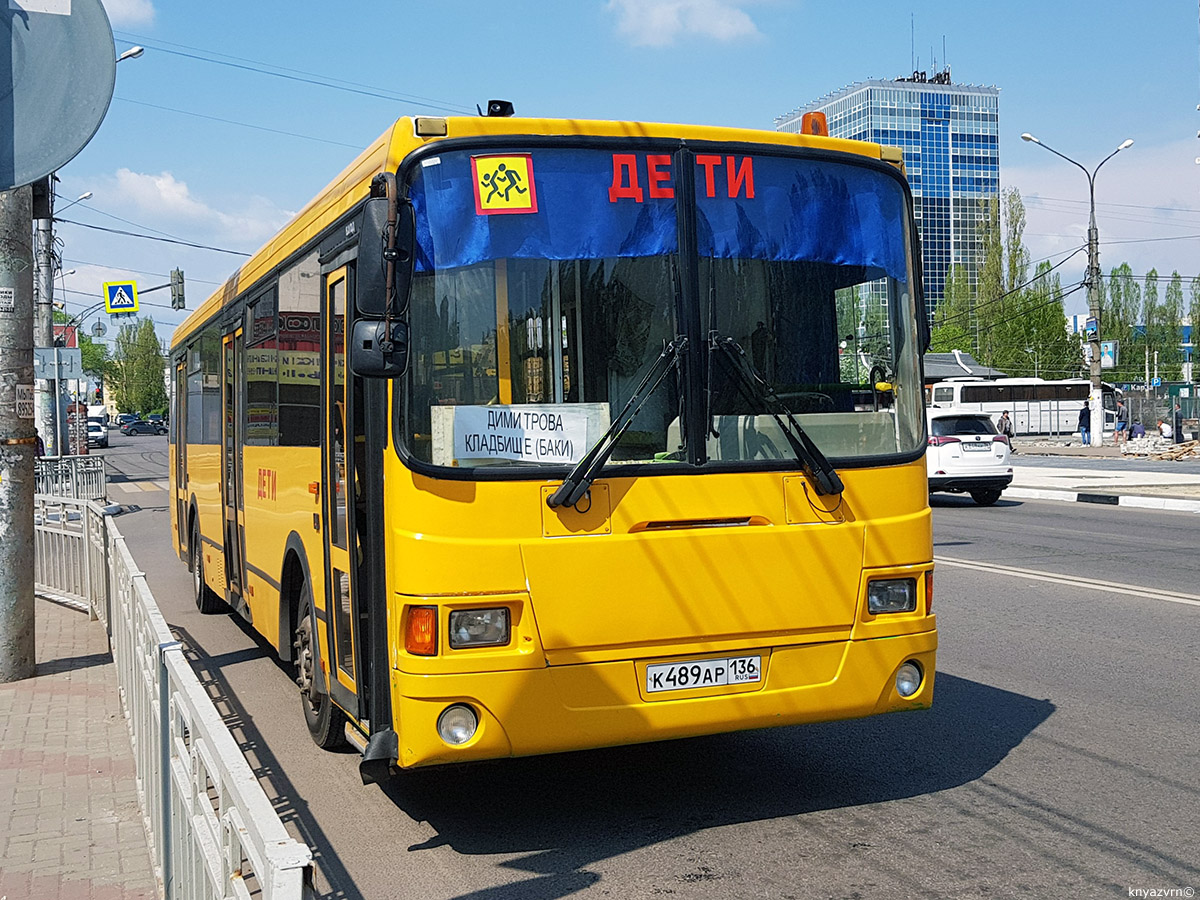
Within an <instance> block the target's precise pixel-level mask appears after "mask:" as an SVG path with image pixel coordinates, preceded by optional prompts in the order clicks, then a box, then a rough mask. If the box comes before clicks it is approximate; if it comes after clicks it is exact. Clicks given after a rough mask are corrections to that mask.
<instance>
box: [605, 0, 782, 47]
mask: <svg viewBox="0 0 1200 900" xmlns="http://www.w3.org/2000/svg"><path fill="white" fill-rule="evenodd" d="M747 2H748V0H609V3H608V9H609V11H610V12H615V13H616V14H617V30H618V31H619V32H620V33H621V34H622V35H624V36H625V37H628V38H629V39H630V40H631V41H632V43H633V44H634V46H638V47H665V46H667V45H668V44H672V43H674V42H675V39H676V38H678V37H680V36H681V35H694V36H699V37H706V38H712V39H714V40H718V41H736V40H740V39H743V38H755V37H761V36H762V33H761V32H760V31H759V30H758V26H757V25H755V24H754V20H753V19H751V18H750V16H749V15H748V14H747V13H746V11H745V10H743V9H742V8H741V7H742V6H745V5H746V4H747Z"/></svg>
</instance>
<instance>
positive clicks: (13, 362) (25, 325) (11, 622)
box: [0, 187, 36, 683]
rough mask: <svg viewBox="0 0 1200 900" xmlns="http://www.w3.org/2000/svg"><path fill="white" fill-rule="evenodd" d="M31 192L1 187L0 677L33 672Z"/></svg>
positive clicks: (1, 679)
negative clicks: (8, 189) (6, 189)
mask: <svg viewBox="0 0 1200 900" xmlns="http://www.w3.org/2000/svg"><path fill="white" fill-rule="evenodd" d="M32 203H33V199H32V191H31V189H30V188H28V187H22V188H16V189H15V190H11V191H0V683H7V682H10V681H18V680H20V679H22V678H28V677H30V676H31V675H33V670H34V662H35V659H36V657H35V647H34V627H33V618H34V616H33V486H34V478H33V458H34V445H35V442H36V438H35V437H34V433H33V349H32V348H33V247H32V243H31V239H32V237H33V206H32Z"/></svg>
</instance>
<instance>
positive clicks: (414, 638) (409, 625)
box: [404, 606, 437, 656]
mask: <svg viewBox="0 0 1200 900" xmlns="http://www.w3.org/2000/svg"><path fill="white" fill-rule="evenodd" d="M404 649H405V650H407V651H408V652H409V653H412V654H413V655H414V656H437V607H436V606H410V607H409V608H408V620H407V622H406V624H405V628H404Z"/></svg>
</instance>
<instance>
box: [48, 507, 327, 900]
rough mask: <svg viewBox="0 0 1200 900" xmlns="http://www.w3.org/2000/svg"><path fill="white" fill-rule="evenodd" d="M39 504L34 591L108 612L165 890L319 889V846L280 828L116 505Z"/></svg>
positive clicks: (270, 897) (280, 893)
mask: <svg viewBox="0 0 1200 900" xmlns="http://www.w3.org/2000/svg"><path fill="white" fill-rule="evenodd" d="M35 503H36V515H37V518H36V519H35V525H34V528H35V532H36V538H35V540H36V555H37V567H38V568H37V572H38V574H37V589H38V591H39V592H40V593H47V594H49V595H51V596H54V597H55V598H67V599H71V600H79V599H82V600H83V601H84V602H86V603H87V604H88V605H89V606H90V608H91V611H92V614H93V616H95V617H98V618H101V619H103V620H104V621H105V622H108V623H110V627H109V629H108V630H109V635H110V638H111V646H112V653H113V660H114V661H115V663H116V670H117V679H118V682H119V684H120V690H121V699H122V701H123V704H124V707H125V715H126V718H127V720H128V723H129V730H130V737H131V740H132V743H133V750H134V759H135V761H136V765H137V781H138V793H139V798H140V800H141V803H142V811H143V814H144V815H145V817H146V820H147V832H148V833H149V835H150V839H151V844H152V845H153V852H154V857H155V862H156V865H157V866H158V868H159V873H160V876H161V879H162V885H163V889H164V893H165V896H166V897H167V898H172V900H173V898H212V900H225V898H249V897H251V896H255V897H262V898H264V900H308V898H311V896H312V893H313V889H312V852H311V851H310V850H309V848H308V847H307V846H305V845H304V844H302V843H300V842H298V841H296V840H294V839H293V838H292V837H291V835H289V834H288V833H287V830H286V829H285V828H284V825H283V822H282V821H280V819H279V816H278V815H277V814H276V812H275V809H274V807H273V806H272V805H271V801H270V800H268V799H267V795H266V794H265V793H264V791H263V789H262V787H261V786H260V785H259V783H258V779H257V777H256V776H255V775H254V772H253V770H252V769H251V768H250V765H249V763H248V762H247V761H246V758H245V756H244V755H243V754H242V752H241V749H240V748H239V747H238V745H237V742H236V741H235V740H234V738H233V735H231V734H230V733H229V729H228V728H226V727H225V723H224V722H223V721H222V719H221V716H220V714H219V713H218V712H217V710H216V707H215V706H213V703H212V700H211V699H210V698H209V696H208V693H207V692H206V691H205V689H204V686H203V685H202V684H201V683H200V680H199V678H197V677H196V673H195V672H194V671H193V670H192V667H191V666H190V665H189V664H188V661H187V659H186V658H185V657H184V655H183V648H182V646H181V645H180V643H179V641H177V640H175V637H174V635H172V633H171V630H170V628H169V627H168V626H167V623H166V620H165V619H164V618H163V615H162V613H161V612H160V611H159V609H158V605H157V604H156V603H155V600H154V596H153V595H152V594H151V593H150V588H149V587H148V586H147V584H146V578H145V575H144V574H143V573H142V572H141V571H139V570H138V568H137V563H136V562H134V559H133V556H132V555H131V554H130V552H129V549H128V547H126V545H125V538H123V537H122V536H121V533H120V531H119V530H118V529H117V527H116V526H115V524H114V523H113V521H112V518H111V516H108V515H106V514H105V510H104V508H103V507H102V506H101V505H100V504H99V503H96V502H89V501H75V500H71V499H68V498H63V497H46V496H38V497H36V498H35ZM98 573H103V576H102V577H98Z"/></svg>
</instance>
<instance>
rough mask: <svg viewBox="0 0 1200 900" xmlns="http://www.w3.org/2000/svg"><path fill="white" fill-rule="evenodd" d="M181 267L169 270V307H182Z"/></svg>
mask: <svg viewBox="0 0 1200 900" xmlns="http://www.w3.org/2000/svg"><path fill="white" fill-rule="evenodd" d="M184 306H185V304H184V300H183V269H172V270H171V309H183V308H184Z"/></svg>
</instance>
